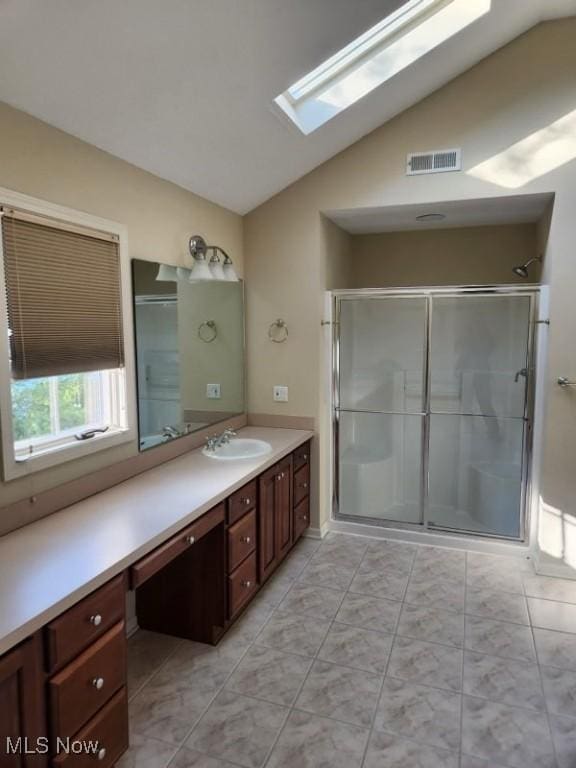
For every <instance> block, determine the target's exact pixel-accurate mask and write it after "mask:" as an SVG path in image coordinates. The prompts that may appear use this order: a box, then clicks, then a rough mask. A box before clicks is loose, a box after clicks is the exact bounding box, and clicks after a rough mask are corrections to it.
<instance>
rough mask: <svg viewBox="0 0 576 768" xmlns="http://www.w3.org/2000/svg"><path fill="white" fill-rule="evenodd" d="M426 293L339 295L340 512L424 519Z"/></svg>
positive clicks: (391, 518) (397, 519)
mask: <svg viewBox="0 0 576 768" xmlns="http://www.w3.org/2000/svg"><path fill="white" fill-rule="evenodd" d="M427 306H428V300H427V298H426V297H403V296H377V297H370V298H368V299H367V298H365V297H362V298H353V297H351V298H348V297H342V298H340V299H339V300H338V304H337V313H338V320H339V346H338V355H337V360H338V374H339V375H338V381H339V386H338V390H337V393H336V395H337V403H336V422H337V429H338V440H337V445H338V457H337V475H338V478H337V489H338V490H337V492H338V511H339V515H342V516H345V517H348V518H367V519H376V520H386V521H394V522H399V523H412V524H414V523H422V521H423V514H422V510H423V487H424V483H423V461H422V456H423V453H422V446H423V435H424V421H425V411H424V404H425V396H426V346H427Z"/></svg>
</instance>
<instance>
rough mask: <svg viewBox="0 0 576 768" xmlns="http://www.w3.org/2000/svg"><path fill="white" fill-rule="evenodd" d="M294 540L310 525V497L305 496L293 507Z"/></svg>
mask: <svg viewBox="0 0 576 768" xmlns="http://www.w3.org/2000/svg"><path fill="white" fill-rule="evenodd" d="M293 514H294V522H293V529H292V530H293V531H294V541H296V540H297V539H299V538H300V536H302V534H303V533H304V531H305V530H306V528H308V526H309V525H310V499H309V498H308V497H306V498H305V499H303V500H302V501H301V502H300V504H298V506H296V507H294V513H293Z"/></svg>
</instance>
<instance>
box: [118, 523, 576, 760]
mask: <svg viewBox="0 0 576 768" xmlns="http://www.w3.org/2000/svg"><path fill="white" fill-rule="evenodd" d="M341 536H342V538H341V539H340V541H344V542H345V541H347V540H349V539H350V537H349V536H347V535H345V534H341ZM359 539H364V540H365V542H366V543H365V546H364V549H363V552H362V556H361V558H360V559H359V561H358V563H357V564H356V565H355V566H354V567H353V568H351V569H350V571H351V573H352V576H351V578H350V581H349V583H348V586H347V587H346V588H345V589H334V587H330V586H324V585H323V584H316V583H314V584H310V585H309V586H313V587H318V589H326V590H331V591H333V592H337V593H339V594H340V600H339V601H338V607H337V609H336V611H335V613H334V615H333V616H332V618H330V619H323V621H326V622H327V624H328V626H327V629H326V631H325V632H324V634H323V636H322V640H321V642H320V643H319V645H318V648H317V650H316V651H315V653H314V655H312V656H303V655H301V654H297V653H294V652H293V651H289V650H285V649H277V650H279V651H280V652H282V653H286V654H287V655H292V656H294V657H298V658H306V659H308V661H309V662H310V664H309V668H308V671H307V672H306V674H305V675H304V676H303V679H302V681H301V683H300V685H299V686H298V689H297V691H296V693H295V695H294V697H293V699H292V703H291V704H290V705H285V704H277V703H274V702H270V701H269V700H267V699H261V698H259V697H257V696H253V695H250V694H243V693H239V692H236V691H232V690H230V693H232V694H235V695H238V696H246V697H247V698H250V699H253V700H255V701H259V702H261V703H266V704H274V706H278V707H284V708H285V709H286V710H287V711H286V716H285V718H284V720H283V722H282V724H281V725H280V727H279V730H278V733H277V735H276V737H275V739H274V740H273V742H272V744H271V746H270V749H269V750H268V753H267V755H266V758H265V760H264V762H263V763H262V766H264V765H266V764H267V762H268V761H269V759H270V756H271V754H272V752H273V750H274V749H275V747H276V745H277V743H278V741H279V739H280V737H281V735H282V733H283V732H284V730H285V728H286V725H287V723H288V719H289V717H290V715H291V713H292V712H306V714H309V715H312V716H314V717H319V718H324V719H327V720H331V721H333V722H337V723H345V724H346V725H348V726H350V727H354V728H358V729H364V730H367V739H366V744H365V746H364V751H363V757H362V763H364V761H365V759H366V755H367V751H368V747H369V744H370V740H371V737H372V734H373V732H374V723H375V722H376V717H377V713H378V709H379V706H380V703H381V700H382V694H383V690H384V684H385V681H386V679H396V680H400V678H396V677H394V676H393V675H390V674H389V667H390V662H391V658H392V653H393V650H394V648H395V645H396V641H397V639H398V638H404V637H407V636H405V635H402V634H399V633H398V627H399V623H400V617H401V615H402V611H403V610H404V607H405V606H411V607H425V605H420V606H418V605H415V604H412V603H408V602H406V595H407V591H408V587H409V584H410V580H411V578H412V576H413V573H414V571H415V566H416V563H417V562H418V556H419V555H420V554H421V553H422V552H424V551H426V550H428V551H429V550H430V547H431V545H427V544H426V545H425V544H421V545H417V544H415V543H410V544H408V546H409V547H410V548H411V549H412V553H411V560H410V567H409V571H408V575H407V578H406V583H405V585H404V588H403V590H402V596H401V598H400V599H399V600H391V599H390V598H383V597H381V596H378V595H373V594H372V595H371V594H368V593H365V592H362V593H357V592H352V591H351V589H350V588H351V586H352V583H353V580H354V578H355V577H356V576H357V575H358V572H359V570H360V569H361V567H362V566H363V565H365V564H366V563H367V562H368V560H367V557H368V554H369V546H370V543H371V542H372V541H378V542H379V543H381V542H384V541H385V542H388V540H381V539H374V540H371V539H369V538H366V537H361V536H358V537H356V538H355V539H354V540H355V541H357V540H359ZM330 541H332V540H331V539H328V540H325V541H324V542H320V543H319V545H318V547H316V548H315V549H314V551H311V552H310V553H308V554H306V555H304V552H300V553H298V552H294V555H296V556H299V557H300V558H302V560H304V559H305V562H304V563H303V565H302V567H301V568H300V569H299V570H298V572H297V573H296V574H295V576H294V577H292V578H289V581H290V586H289V587H288V589H287V590H286V592H285V593H284V595H283V596H282V597H281V599H280V600H279V601H278V602H277V603H276V604H275V605H273V606H270V605H269V604H266V603H265V602H264V603H263V605H262V607H264V606H265V605H267V606H268V607H269V608H271V610H270V613H269V615H268V616H267V618H266V619H265V621H264V622H263V624H262V625H261V626H260V627H259V628H258V630H257V633H256V635H255V636H254V637H253V638H252V639H251V640H250V641H249V642H247V644H246V648H245V649H244V652H243V653H242V654H241V655H240V656H239V658H238V660H237V661H236V662H235V663H234V665H233V666H232V668H231V670H230V671H229V673H228V674H227V676H226V677H225V679H224V681H223V683H222V684H221V685H220V686H219V687H217V688H215V689H214V696H213V697H212V698H211V700H210V702H209V703H208V704H207V705H206V707H205V709H204V710H203V711H202V713H201V714H200V715H199V717H198V718H197V719H196V720H195V722H194V724H193V725H192V726H191V728H190V730H189V731H188V732H187V734H186V736H185V738H184V740H183V741H182V743H181V744H180V745H179V746H178V745H174V744H170V743H169V742H164V741H162V740H161V739H155V740H156V741H159V742H161V743H163V744H167V745H168V744H169V746H171V747H173V748H174V749H175V750H176V753H175V755H174V757H172V758H171V760H170V765H171V764H172V762H173V761H174V759H175V757H176V755H177V754H178V752H179V751H180V750H181V749H182V748H183V746H184V744H185V742H186V741H187V739H188V738H189V736H190V734H191V733H192V731H194V729H195V728H196V727H197V726H198V724H199V723H200V721H201V720H202V718H203V717H204V715H205V714H206V712H207V710H208V709H209V708H210V707H211V706H212V704H213V703H214V701H215V699H216V698H217V696H218V695H219V694H220V693H222V691H224V690H225V687H226V685H227V684H228V682H229V680H230V678H231V677H232V675H233V674H234V673H235V672H236V670H237V669H238V667H239V666H240V664H241V663H242V661H243V660H244V659H245V658H246V656H247V655H248V653H249V652H250V650H251V649H253V648H259V647H271V646H262V645H260V644H259V643H258V637H259V636H260V635H261V634H262V632H263V631H264V629H265V628H266V627H267V626H268V625H269V623H270V622H271V621H272V619H273V618H274V616H276V615H278V614H288V615H294V616H299V617H301V618H303V619H308V620H313V619H316V620H317V618H318V617H316V616H311V615H310V614H300V613H297V612H295V611H290V610H286V609H285V608H282V603H283V602H284V601H285V599H286V597H287V596H288V595H289V594H290V592H292V590H293V589H294V587H295V585H296V584H302V583H306V582H302V581H300V579H301V578H302V576H303V574H304V571H305V570H306V569H307V568H308V566H309V565H310V564H311V561H312V559H313V558H314V557H315V556H316V555H318V554H319V553H321V552H322V549H323V548H324V550H325V552H326V553H331V554H332V556H333V557H334V564H335V567H337V564H338V545H336V547H334V548H332V547H331V546H330V544H329V545H328V546H325V545H326V543H327V542H330ZM396 543H397V542H395V541H392V542H391V544H392V546H393V545H394V544H396ZM432 548H433V549H437V547H432ZM459 551H460V550H459ZM464 553H465V561H464V580H463V583H464V610H463V611H462V612H459V611H450V610H449V609H439V610H440V611H442V610H446V611H447V612H448V613H452V614H454V615H463V618H464V644H463V646H462V648H459V647H457V646H453V645H448V644H447V643H438V642H435V641H430V640H428V639H424V638H418V637H415V638H409V639H413V640H415V641H418V642H425V643H431V644H433V645H439V646H442V647H445V648H449V649H451V650H453V651H460V652H461V653H462V667H461V679H462V685H461V690H460V691H454V690H453V689H448V688H440V687H437V686H430V685H427V686H426V687H428V688H432V689H436V690H439V691H444V692H447V691H449V692H450V693H453V694H457V695H460V697H461V706H460V748H459V749H458V750H457V752H454V750H450V749H448V750H447V751H450V752H451V753H452V754H458V759H459V761H461V759H462V754H463V751H462V733H463V706H464V696H465V695H468V694H465V693H464V666H465V662H464V656H465V653H466V652H471V653H477V654H481V655H488V656H493V657H496V658H500V659H506V660H511V661H518V662H522V663H526V664H530V663H531V664H534V662H527V661H525V660H523V659H508V657H501V656H498V655H496V654H494V653H488V654H487V653H485V652H484V651H477V650H474V649H469V648H466V647H465V637H466V634H465V633H466V622H467V617H471V616H476V614H469V613H468V612H467V611H466V602H467V601H466V598H467V591H468V589H472V590H474V585H472V584H469V583H468V577H469V570H468V558H469V554H470V552H468V551H464ZM382 554H384V552H383V553H382ZM473 554H475V553H473ZM289 561H290V558H288V560H287V561H286V564H288V563H289ZM403 563H404V561H403ZM398 569H399V564H396V565H394V564H392V565H391V566H390V570H392V571H396V572H398ZM374 570H378V569H377V568H374ZM286 575H287V574H285V573H282V572H280V573H278V572H277V573H276V574H274V576H273V577H272V578H271V579H270V581H269V584H273V582H274V577H278V578H283V577H285V576H286ZM524 578H525V576H524V575H522V587H523V590H524ZM548 578H551V579H552V578H554V577H548ZM447 579H448V580H451V579H450V577H447ZM452 580H453V579H452ZM477 591H485V592H492V593H495V594H498V593H500V592H502V590H495V589H484V590H477ZM505 594H512V593H507V592H506V593H505ZM348 595H350V596H353V597H354V596H356V597H367V598H372V599H374V600H380V601H386V602H390V603H395V604H397V605H398V606H399V611H398V616H397V618H396V621H395V625H394V628H393V629H392V630H391V631H384V630H378V629H372V628H371V627H362V626H359V625H358V624H348V623H347V622H342V621H337V619H336V617H337V615H338V612H339V610H340V608H341V606H342V604H343V602H344V600H345V599H346V597H347V596H348ZM519 596H520V595H519ZM521 596H522V597H523V599H524V600H525V601H526V600H527V596H526V594H525V592H523V594H522V595H521ZM535 599H542V600H550V601H551V602H561V603H563V602H564V601H558V600H552V599H550V598H537V597H535ZM568 604H569V605H570V603H568ZM478 618H480V619H483V620H486V621H493V622H502V623H506V624H514V625H515V626H523V627H526V626H528V628H529V629H530V631H531V637H532V642H533V645H534V648H536V643H535V637H534V630H535V629H542V630H543V631H548V632H558V633H559V634H565V635H571V634H574V633H568V632H564V631H562V630H552V629H547V628H540V627H534V626H533V625H532V623H530V624H529V625H525V624H519V623H517V622H510V621H506V620H502V619H493V618H490V617H486V616H478ZM529 620H530V622H531V616H530V615H529ZM335 624H343V625H345V626H351V627H356V628H358V629H363V630H366V631H372V632H377V633H379V634H381V635H384V636H386V637H390V638H391V645H390V651H389V653H388V658H387V660H386V665H385V669H384V672H383V673H380V672H374V671H372V670H366V669H359V668H358V667H352V666H350V665H348V664H342V663H339V662H335V661H330V660H327V659H321V658H320V656H319V654H320V653H321V650H322V648H323V647H324V643H325V641H326V638H327V637H328V634H329V633H330V631H331V630H332V628H333V627H334V625H335ZM186 642H187V641H186V640H182V641H180V643H177V644H176V645H175V647H174V649H173V650H172V651H171V652H170V653H169V654H168V655H167V656H166V658H165V659H164V660H163V661H162V662H161V664H160V665H159V666H158V667H157V668H156V669H155V670H154V671H153V672H152V674H151V675H150V676H149V677H148V678H147V679H146V680H145V681H144V682H143V683H142V684H141V686H140V687H139V688H138V689H137V691H135V692H134V694H133V695H132V696H131V698H130V701H131V702H132V700H133V699H134V697H135V696H136V695H138V694H139V693H140V692H141V691H142V690H143V689H144V688H145V687H146V686H147V685H148V684H149V683H150V681H152V680H153V679H154V677H155V676H156V675H157V674H158V673H159V672H160V671H161V670H162V669H163V668H164V667H165V666H166V664H167V663H168V661H169V660H170V659H171V658H172V657H173V656H174V655H175V654H176V652H177V650H178V649H179V648H180V647H182V646H183V645H185V643H186ZM272 649H273V650H274V648H272ZM317 661H322V662H323V663H326V664H331V665H333V666H340V667H344V668H347V669H351V670H354V671H358V672H363V673H365V674H372V675H374V676H381V678H382V679H381V682H380V687H379V692H378V695H377V699H376V706H375V709H374V713H373V716H372V721H371V725H370V726H369V727H366V726H362V725H359V724H357V723H350V722H349V721H346V720H341V719H338V718H334V717H331V716H329V715H324V714H317V713H313V712H308V711H307V710H302V709H300V708H298V707H297V706H296V704H297V701H298V698H299V697H300V694H301V692H302V690H303V688H304V686H305V685H306V682H307V681H308V679H309V676H310V673H311V671H312V669H313V667H314V665H315V663H316V662H317ZM536 666H538V673H539V678H540V687H541V689H542V693H544V689H543V683H542V672H541V665H540V662H539V657H538V656H536ZM547 666H553V665H547ZM402 682H404V683H406V684H409V683H410V682H411V681H407V680H402ZM420 684H421V683H420ZM226 690H229V689H226ZM478 698H482V699H483V700H486V701H491V700H490V699H484V697H478ZM501 703H504V704H505V702H501ZM544 704H545V710H544V712H545V713H546V717H547V719H548V727H549V729H550V734H552V729H551V725H550V714H551V713H550V712H549V711H548V704H547V702H546V699H545V697H544ZM506 706H511V707H516V708H518V709H522V710H524V711H530V712H532V713H534V714H536V713H542V710H533V709H530V710H528V708H524V707H518V705H510V704H506ZM390 733H392V732H390ZM395 735H396V736H397V737H398V738H400V739H404V738H406V739H407V740H409V741H412V742H414V743H416V744H419V745H420V746H422V747H426V746H428V745H426V744H423V743H421V742H419V741H417V740H416V739H414V738H413V737H410V738H409V737H405V736H403V735H402V734H395ZM147 738H150V737H147ZM552 743H553V748H554V750H555V745H554V741H553V740H552ZM438 748H439V749H440V747H438ZM444 749H446V748H444ZM206 754H209V753H206ZM215 757H218V756H215ZM220 759H221V758H220ZM556 759H557V758H556ZM232 764H234V763H232Z"/></svg>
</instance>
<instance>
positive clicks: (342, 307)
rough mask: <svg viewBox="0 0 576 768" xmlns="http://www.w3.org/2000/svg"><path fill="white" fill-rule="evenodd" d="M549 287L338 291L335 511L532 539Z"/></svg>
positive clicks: (383, 521)
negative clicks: (539, 364) (541, 321)
mask: <svg viewBox="0 0 576 768" xmlns="http://www.w3.org/2000/svg"><path fill="white" fill-rule="evenodd" d="M537 299H538V289H537V288H529V289H526V288H521V289H520V288H519V289H515V288H514V287H498V288H462V289H452V288H451V289H420V290H361V291H336V292H335V294H334V301H335V306H334V312H335V325H334V327H335V332H334V392H333V400H334V441H335V444H334V455H335V489H334V505H335V509H334V513H335V517H336V519H340V520H348V521H357V522H363V523H371V524H379V525H389V526H390V525H391V526H394V527H410V528H416V529H417V528H420V529H426V530H436V531H445V532H453V533H454V532H460V533H467V534H475V535H480V536H490V537H497V538H504V539H514V540H522V539H523V538H524V533H525V517H526V515H525V509H526V506H527V504H526V502H527V496H528V479H529V478H528V474H529V461H528V459H529V452H530V436H531V422H532V410H533V385H532V382H533V376H532V371H533V355H534V350H533V339H534V333H533V329H534V322H535V318H536V309H537V306H536V305H537Z"/></svg>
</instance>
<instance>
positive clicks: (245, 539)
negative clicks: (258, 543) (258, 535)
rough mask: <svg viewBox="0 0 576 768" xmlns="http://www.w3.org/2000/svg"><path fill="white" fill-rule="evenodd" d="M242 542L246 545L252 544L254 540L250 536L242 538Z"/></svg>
mask: <svg viewBox="0 0 576 768" xmlns="http://www.w3.org/2000/svg"><path fill="white" fill-rule="evenodd" d="M240 541H242V542H243V543H244V544H250V542H251V541H252V539H251V538H250V536H242V538H241V539H240Z"/></svg>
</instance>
